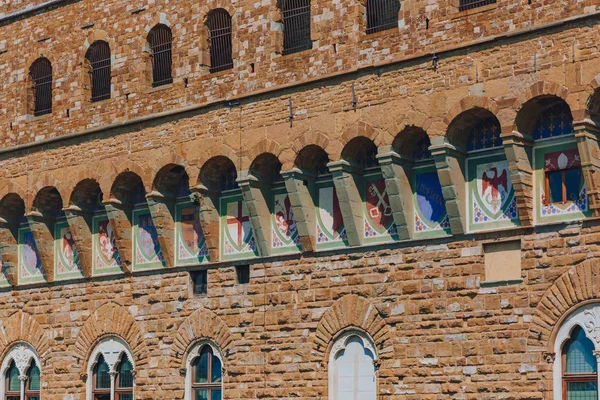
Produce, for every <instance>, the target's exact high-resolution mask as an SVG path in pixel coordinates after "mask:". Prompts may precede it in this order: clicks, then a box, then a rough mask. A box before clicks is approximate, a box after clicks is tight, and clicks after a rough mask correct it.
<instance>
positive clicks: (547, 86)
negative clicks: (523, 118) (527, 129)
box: [512, 81, 569, 111]
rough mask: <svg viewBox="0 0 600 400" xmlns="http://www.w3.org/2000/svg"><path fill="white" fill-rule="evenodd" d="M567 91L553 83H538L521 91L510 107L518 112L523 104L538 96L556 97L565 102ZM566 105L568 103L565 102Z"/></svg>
mask: <svg viewBox="0 0 600 400" xmlns="http://www.w3.org/2000/svg"><path fill="white" fill-rule="evenodd" d="M568 95H569V89H567V88H566V87H564V86H562V85H559V84H558V83H555V82H548V81H538V82H536V83H534V84H533V85H531V86H529V87H528V88H527V89H525V90H524V91H523V93H521V94H520V95H519V96H518V97H517V98H516V99H515V101H514V103H513V104H512V107H513V108H514V109H515V110H516V111H519V110H520V109H521V108H523V106H524V105H525V103H527V102H528V101H529V100H533V99H535V98H536V97H540V96H556V97H560V98H561V99H563V100H565V101H567V97H568ZM567 103H568V102H567Z"/></svg>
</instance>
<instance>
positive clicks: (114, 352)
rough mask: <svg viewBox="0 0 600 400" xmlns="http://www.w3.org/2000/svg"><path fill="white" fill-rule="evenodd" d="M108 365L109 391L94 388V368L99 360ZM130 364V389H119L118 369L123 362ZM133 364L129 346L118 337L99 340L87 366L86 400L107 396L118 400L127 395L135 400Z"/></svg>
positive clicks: (111, 399)
mask: <svg viewBox="0 0 600 400" xmlns="http://www.w3.org/2000/svg"><path fill="white" fill-rule="evenodd" d="M101 357H102V358H103V359H104V362H105V363H106V364H107V365H108V369H109V375H110V389H109V390H108V391H106V389H100V390H101V392H98V390H97V388H96V367H97V365H98V362H99V361H100V358H101ZM125 360H127V361H129V363H130V364H131V367H132V369H131V373H132V375H133V382H132V387H131V388H126V390H123V389H125V388H119V383H118V382H119V381H118V379H119V373H118V369H119V368H120V366H121V364H122V363H123V362H124V361H125ZM135 371H136V370H135V363H134V358H133V354H132V353H131V350H130V349H129V345H128V344H127V343H126V342H125V341H124V340H123V339H121V338H120V337H118V336H108V337H106V338H104V339H103V340H101V341H100V342H99V343H98V344H97V345H96V347H95V348H94V350H93V351H92V353H91V355H90V358H89V361H88V365H87V381H86V400H96V396H97V395H102V396H106V395H108V396H109V399H110V400H119V398H120V396H121V395H124V394H127V395H131V396H132V398H135V397H134V396H135Z"/></svg>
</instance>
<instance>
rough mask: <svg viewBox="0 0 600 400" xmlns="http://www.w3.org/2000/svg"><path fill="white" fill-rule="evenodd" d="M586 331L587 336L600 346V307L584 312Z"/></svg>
mask: <svg viewBox="0 0 600 400" xmlns="http://www.w3.org/2000/svg"><path fill="white" fill-rule="evenodd" d="M583 315H584V318H585V322H584V326H585V330H586V332H587V336H588V337H589V338H591V339H593V340H594V341H595V342H596V344H600V306H596V307H594V308H592V309H591V310H585V311H584V312H583Z"/></svg>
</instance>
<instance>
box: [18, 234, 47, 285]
mask: <svg viewBox="0 0 600 400" xmlns="http://www.w3.org/2000/svg"><path fill="white" fill-rule="evenodd" d="M27 232H31V230H30V229H29V227H21V228H19V252H18V256H17V260H18V265H19V267H18V268H19V272H18V275H19V284H28V283H42V282H46V276H45V275H44V269H43V268H42V265H41V259H39V257H40V253H39V251H38V263H39V268H40V270H41V272H42V275H39V276H34V277H29V278H25V277H23V276H21V263H22V262H23V246H24V245H23V242H24V236H25V234H26V233H27ZM36 246H37V243H36Z"/></svg>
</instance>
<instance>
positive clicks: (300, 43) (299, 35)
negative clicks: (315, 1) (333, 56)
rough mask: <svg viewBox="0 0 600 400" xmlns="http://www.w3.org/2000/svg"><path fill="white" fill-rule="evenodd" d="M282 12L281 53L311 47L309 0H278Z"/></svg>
mask: <svg viewBox="0 0 600 400" xmlns="http://www.w3.org/2000/svg"><path fill="white" fill-rule="evenodd" d="M278 6H279V9H280V10H281V13H282V14H283V54H284V55H285V54H292V53H298V52H300V51H304V50H309V49H312V41H311V40H310V0H279V2H278Z"/></svg>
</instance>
